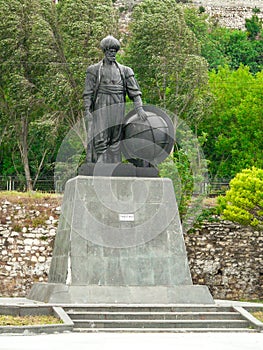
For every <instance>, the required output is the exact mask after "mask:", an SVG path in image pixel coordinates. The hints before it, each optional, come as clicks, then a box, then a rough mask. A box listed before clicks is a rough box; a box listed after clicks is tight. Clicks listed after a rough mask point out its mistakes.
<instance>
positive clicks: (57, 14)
mask: <svg viewBox="0 0 263 350" xmlns="http://www.w3.org/2000/svg"><path fill="white" fill-rule="evenodd" d="M113 29H114V30H116V25H115V22H114V9H113V6H112V3H111V1H109V0H102V1H93V0H90V1H86V2H83V1H73V0H64V1H61V2H60V3H59V5H55V4H53V2H52V1H50V0H39V1H37V0H29V1H27V0H10V1H8V2H6V1H3V0H0V39H1V40H0V51H1V52H0V60H1V67H0V70H1V71H0V74H1V82H0V108H1V114H0V115H1V117H2V121H3V120H4V119H5V121H6V122H7V120H8V127H6V125H5V123H4V122H1V123H0V125H1V135H3V136H4V137H2V136H1V142H2V143H4V150H5V151H6V152H7V153H6V154H5V159H7V158H8V156H9V158H10V155H11V154H12V155H13V154H14V156H13V160H14V162H13V163H14V164H13V167H12V170H13V169H14V168H15V169H16V171H17V173H18V174H19V173H20V171H21V164H23V171H24V174H25V178H26V187H27V189H29V190H30V189H32V188H33V184H34V183H35V182H36V179H37V176H38V175H39V174H40V172H41V169H43V167H44V165H45V164H46V166H45V167H46V169H50V167H51V164H50V162H52V161H54V159H55V153H56V150H57V147H58V140H59V138H61V137H63V133H61V130H62V131H63V130H64V129H65V126H68V127H69V126H70V125H71V126H72V125H74V124H75V122H76V121H77V120H79V119H80V118H81V117H82V116H83V112H82V111H83V108H82V90H83V86H84V79H85V70H86V65H88V64H91V63H93V62H94V60H95V59H96V60H97V59H98V57H95V56H98V55H97V53H98V50H99V49H98V46H99V45H98V43H99V41H100V40H101V39H102V37H104V36H105V35H107V34H108V33H109V32H112V31H113ZM17 152H19V153H20V162H19V159H18V157H17ZM19 163H20V164H19ZM1 168H2V169H1V170H2V171H5V172H6V173H10V162H7V161H5V162H4V164H2V166H1ZM33 178H34V180H33Z"/></svg>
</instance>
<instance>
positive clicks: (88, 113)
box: [85, 110, 93, 121]
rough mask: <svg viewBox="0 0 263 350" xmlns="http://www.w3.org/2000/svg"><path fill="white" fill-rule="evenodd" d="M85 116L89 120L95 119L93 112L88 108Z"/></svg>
mask: <svg viewBox="0 0 263 350" xmlns="http://www.w3.org/2000/svg"><path fill="white" fill-rule="evenodd" d="M85 117H86V119H87V120H88V121H91V120H93V117H92V113H91V112H90V111H87V110H86V114H85Z"/></svg>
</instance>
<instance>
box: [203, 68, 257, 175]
mask: <svg viewBox="0 0 263 350" xmlns="http://www.w3.org/2000/svg"><path fill="white" fill-rule="evenodd" d="M210 90H211V92H212V94H213V95H214V103H213V105H212V107H211V112H210V113H209V114H208V115H207V116H206V118H204V120H203V123H202V124H201V125H200V129H201V130H202V131H203V132H206V134H207V142H206V143H205V145H204V152H205V155H206V157H207V159H209V161H210V171H211V175H212V177H218V178H229V177H233V176H234V175H235V174H236V173H237V172H239V171H241V170H242V169H244V168H247V167H251V166H253V165H255V166H257V167H260V168H262V167H263V158H262V151H263V116H262V111H263V100H262V91H263V72H260V73H257V74H256V75H253V74H251V72H250V71H249V68H248V67H242V66H241V67H240V68H239V69H238V70H236V71H231V70H230V68H229V67H227V66H226V67H222V68H220V69H219V71H218V72H215V71H213V72H211V74H210Z"/></svg>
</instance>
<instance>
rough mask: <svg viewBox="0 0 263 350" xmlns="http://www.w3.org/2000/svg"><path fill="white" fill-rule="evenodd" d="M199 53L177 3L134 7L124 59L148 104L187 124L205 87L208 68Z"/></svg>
mask: <svg viewBox="0 0 263 350" xmlns="http://www.w3.org/2000/svg"><path fill="white" fill-rule="evenodd" d="M200 53H201V51H200V44H199V42H198V40H197V38H196V36H195V34H194V33H193V31H192V30H191V29H190V28H189V27H188V26H187V24H186V22H185V19H184V12H183V10H182V7H181V6H179V5H178V4H177V1H175V0H165V1H152V0H145V1H143V2H142V3H141V4H139V5H138V6H136V7H135V9H134V11H133V16H132V22H131V25H130V36H129V38H128V42H127V45H126V47H125V57H124V59H125V62H126V63H128V64H129V65H130V66H131V67H133V69H134V70H135V72H136V74H137V77H138V81H139V83H140V85H141V87H142V90H143V98H144V99H145V101H146V102H148V103H153V104H157V105H161V106H163V107H166V108H168V109H169V110H170V111H172V112H173V113H174V114H175V115H176V116H178V117H183V118H186V117H187V118H189V119H191V118H192V117H193V113H192V111H193V109H194V110H195V118H192V120H193V119H194V120H195V122H196V121H197V120H198V113H199V116H201V115H202V112H203V107H204V100H205V97H204V94H203V93H202V92H203V90H204V86H205V85H206V82H207V63H206V60H205V59H204V58H202V57H201V55H200ZM194 106H195V108H194Z"/></svg>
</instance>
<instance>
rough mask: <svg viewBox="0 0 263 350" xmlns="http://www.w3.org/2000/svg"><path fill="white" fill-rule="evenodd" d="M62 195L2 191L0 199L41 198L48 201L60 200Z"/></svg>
mask: <svg viewBox="0 0 263 350" xmlns="http://www.w3.org/2000/svg"><path fill="white" fill-rule="evenodd" d="M59 197H61V195H60V194H57V193H47V192H38V191H31V192H30V191H29V192H18V191H0V198H6V199H8V198H10V199H12V198H33V199H36V198H40V199H48V198H59Z"/></svg>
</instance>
